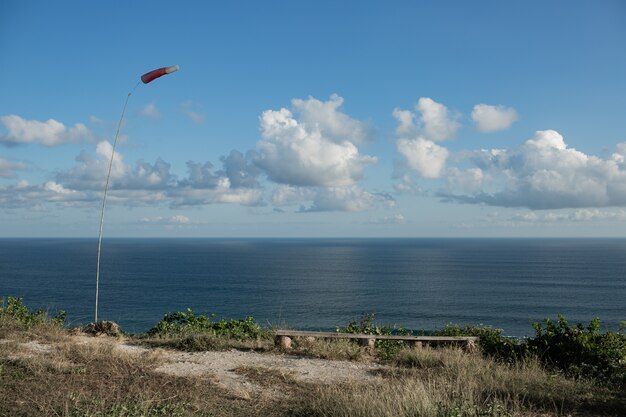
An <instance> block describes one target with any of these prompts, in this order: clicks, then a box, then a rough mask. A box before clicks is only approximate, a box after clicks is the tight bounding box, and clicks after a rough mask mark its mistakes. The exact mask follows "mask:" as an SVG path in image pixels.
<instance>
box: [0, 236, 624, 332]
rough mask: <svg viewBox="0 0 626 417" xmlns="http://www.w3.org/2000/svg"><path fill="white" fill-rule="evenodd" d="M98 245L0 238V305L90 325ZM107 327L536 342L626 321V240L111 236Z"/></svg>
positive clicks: (104, 304)
mask: <svg viewBox="0 0 626 417" xmlns="http://www.w3.org/2000/svg"><path fill="white" fill-rule="evenodd" d="M96 250H97V242H96V240H95V239H0V297H5V296H7V295H17V296H23V297H24V300H25V302H26V304H27V305H29V306H30V307H43V308H47V309H50V310H56V309H63V310H66V311H67V313H68V319H69V322H70V323H71V324H80V323H86V322H89V321H91V320H93V306H94V292H95V267H96V265H95V264H96ZM102 251H103V252H102V264H101V282H100V317H101V318H104V319H109V320H114V321H117V322H118V323H120V324H121V325H122V327H123V328H124V329H125V330H127V331H136V332H138V331H145V330H147V329H148V328H150V327H151V326H152V325H154V324H155V323H156V322H157V321H159V320H160V319H161V318H162V316H163V314H164V313H165V312H168V311H178V310H184V309H186V308H187V307H189V308H192V309H193V310H195V311H197V312H198V313H215V314H217V316H218V317H224V318H243V317H245V316H247V315H252V316H254V317H255V318H256V319H257V320H258V321H259V322H260V323H261V324H264V325H288V326H291V327H293V328H299V329H308V330H318V329H320V330H329V329H334V328H335V327H336V326H341V325H345V324H346V323H347V322H348V321H349V320H351V319H355V318H358V317H360V316H361V315H363V314H366V313H372V312H373V313H375V314H376V318H377V321H378V322H380V323H385V324H398V325H403V326H405V327H408V328H411V329H416V330H417V329H426V330H428V329H435V328H440V327H442V326H443V325H445V324H446V323H457V324H484V325H491V326H494V327H498V328H503V329H504V330H505V333H506V334H508V335H514V336H523V335H528V334H531V333H532V327H531V323H532V322H533V321H536V320H540V319H542V318H545V317H553V318H554V317H556V315H557V314H559V313H560V314H564V315H565V316H566V317H567V318H568V319H569V320H570V321H571V322H577V321H580V322H584V323H587V322H588V321H589V320H591V319H592V318H593V317H595V316H599V317H600V318H601V319H602V321H603V323H604V324H605V325H606V326H607V327H609V328H611V329H615V328H617V327H618V325H619V322H620V321H621V320H626V239H111V238H110V239H105V240H104V241H103V247H102Z"/></svg>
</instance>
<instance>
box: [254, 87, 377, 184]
mask: <svg viewBox="0 0 626 417" xmlns="http://www.w3.org/2000/svg"><path fill="white" fill-rule="evenodd" d="M342 102H343V99H341V97H339V96H336V95H333V96H332V97H331V98H330V100H329V101H327V102H321V101H319V100H317V99H315V98H309V99H307V100H293V102H292V104H293V106H294V108H295V110H296V111H297V112H298V115H297V116H296V115H294V114H293V113H292V112H291V111H290V110H288V109H286V108H282V109H280V110H267V111H265V112H263V114H262V115H261V118H260V122H261V134H262V139H261V140H260V141H259V142H258V143H257V150H258V155H257V157H256V164H257V165H258V166H259V167H261V168H262V169H263V170H264V171H265V173H266V174H267V175H268V177H269V178H270V179H271V180H273V181H275V182H278V183H281V184H289V185H296V186H324V187H337V186H347V185H352V184H355V183H356V182H357V181H359V180H360V179H362V178H363V171H364V170H365V168H367V167H368V166H370V165H372V164H374V163H376V162H377V158H375V157H372V156H367V155H362V154H360V153H359V149H358V148H357V146H356V144H359V143H363V142H366V141H368V139H369V130H368V128H367V125H366V124H364V123H363V122H359V121H357V120H354V119H352V118H350V117H349V116H347V115H345V114H344V113H341V112H340V111H338V108H339V106H341V104H342Z"/></svg>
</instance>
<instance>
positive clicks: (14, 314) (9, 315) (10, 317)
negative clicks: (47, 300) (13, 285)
mask: <svg viewBox="0 0 626 417" xmlns="http://www.w3.org/2000/svg"><path fill="white" fill-rule="evenodd" d="M65 316H66V313H65V311H63V310H60V311H59V312H58V313H57V314H56V315H55V316H54V317H52V318H49V317H48V314H47V313H46V312H45V311H44V310H43V309H38V310H35V311H33V312H31V311H30V310H29V309H28V307H26V305H25V304H24V302H23V301H22V298H20V297H12V296H9V297H7V299H6V300H4V299H2V300H1V301H0V320H1V321H3V322H7V321H8V322H11V323H12V324H13V325H17V326H18V327H20V328H23V329H29V328H31V327H33V326H34V325H37V324H43V323H50V324H54V325H62V324H63V323H64V322H65Z"/></svg>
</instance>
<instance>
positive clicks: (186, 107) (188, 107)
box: [181, 100, 206, 125]
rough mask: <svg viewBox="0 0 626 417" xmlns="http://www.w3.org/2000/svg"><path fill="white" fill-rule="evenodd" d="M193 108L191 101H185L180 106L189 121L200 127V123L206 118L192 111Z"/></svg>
mask: <svg viewBox="0 0 626 417" xmlns="http://www.w3.org/2000/svg"><path fill="white" fill-rule="evenodd" d="M194 107H196V106H195V104H194V103H193V101H191V100H189V101H186V102H184V103H182V104H181V108H182V110H183V113H185V114H186V115H187V116H188V117H189V118H190V119H191V121H192V122H194V123H195V124H197V125H201V124H202V123H204V120H205V119H206V117H205V116H204V115H203V114H202V113H200V112H199V111H197V110H193V109H194Z"/></svg>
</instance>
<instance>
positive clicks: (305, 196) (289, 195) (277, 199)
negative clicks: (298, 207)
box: [271, 185, 315, 207]
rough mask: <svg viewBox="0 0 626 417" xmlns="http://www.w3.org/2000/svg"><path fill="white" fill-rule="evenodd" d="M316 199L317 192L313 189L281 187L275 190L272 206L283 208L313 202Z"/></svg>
mask: <svg viewBox="0 0 626 417" xmlns="http://www.w3.org/2000/svg"><path fill="white" fill-rule="evenodd" d="M314 198H315V190H314V189H313V188H308V187H293V186H290V185H281V186H279V187H277V188H276V189H275V190H274V192H273V194H272V200H271V201H272V205H274V206H277V207H281V206H288V205H292V204H298V203H301V202H304V201H312V200H313V199H314Z"/></svg>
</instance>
